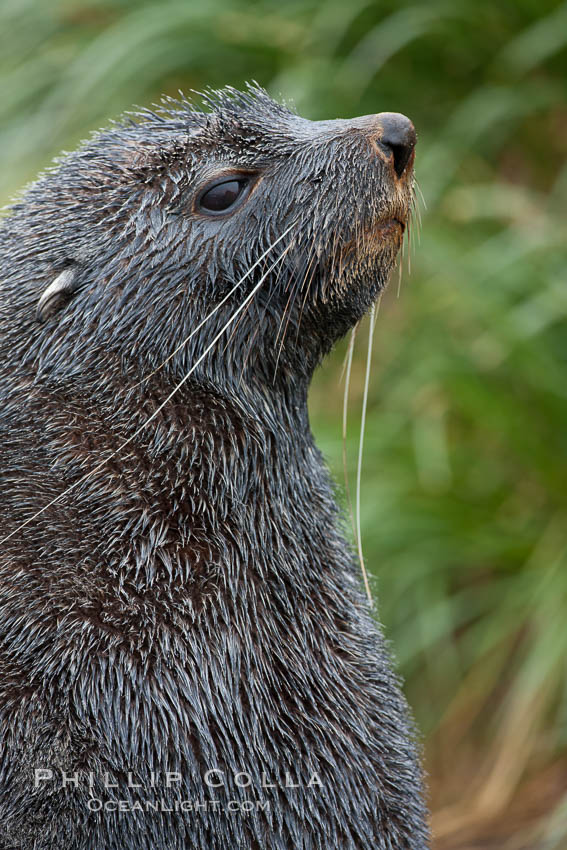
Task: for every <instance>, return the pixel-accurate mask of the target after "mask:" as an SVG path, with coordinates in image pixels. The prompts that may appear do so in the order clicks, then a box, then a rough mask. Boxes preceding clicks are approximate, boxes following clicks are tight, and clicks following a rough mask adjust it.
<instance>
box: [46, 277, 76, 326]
mask: <svg viewBox="0 0 567 850" xmlns="http://www.w3.org/2000/svg"><path fill="white" fill-rule="evenodd" d="M77 289H78V283H77V270H76V269H65V270H64V271H62V272H61V274H58V275H57V277H56V278H55V280H54V281H52V282H51V283H50V284H49V286H48V287H47V289H46V290H45V292H44V293H43V295H42V296H41V298H40V299H39V302H38V305H37V312H36V317H37V320H38V321H39V322H45V321H46V320H47V319H49V318H50V317H51V316H53V315H54V314H55V313H56V312H57V311H58V310H60V309H61V307H64V306H65V304H67V303H68V302H69V301H70V300H71V297H72V296H73V294H74V293H75V292H76V291H77Z"/></svg>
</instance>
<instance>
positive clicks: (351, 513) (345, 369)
mask: <svg viewBox="0 0 567 850" xmlns="http://www.w3.org/2000/svg"><path fill="white" fill-rule="evenodd" d="M357 330H358V324H356V325H355V326H354V328H353V329H352V331H351V332H350V339H349V343H348V349H347V353H346V357H345V362H344V365H343V374H344V375H345V389H344V394H343V472H344V477H345V493H346V498H347V505H348V512H349V516H350V523H351V526H352V534H353V538H354V540H355V541H357V538H356V525H355V522H354V510H353V507H352V498H351V495H350V486H349V483H348V468H347V444H346V437H347V416H348V394H349V389H350V372H351V368H352V356H353V353H354V341H355V339H356V331H357ZM341 377H342V375H341Z"/></svg>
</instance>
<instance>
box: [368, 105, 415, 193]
mask: <svg viewBox="0 0 567 850" xmlns="http://www.w3.org/2000/svg"><path fill="white" fill-rule="evenodd" d="M376 118H377V123H378V125H379V127H380V130H381V133H380V144H381V145H382V146H383V147H385V148H388V149H389V150H390V151H391V152H392V155H393V158H394V170H395V172H396V174H397V175H398V177H401V176H402V174H403V173H404V172H405V170H406V168H407V166H408V163H409V161H410V158H411V155H412V153H413V149H414V148H415V143H416V141H417V136H416V133H415V127H414V126H413V124H412V123H411V121H410V120H409V118H406V116H405V115H401V114H400V113H399V112H381V113H380V114H379V115H377V116H376Z"/></svg>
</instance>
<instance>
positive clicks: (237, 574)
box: [0, 86, 428, 850]
mask: <svg viewBox="0 0 567 850" xmlns="http://www.w3.org/2000/svg"><path fill="white" fill-rule="evenodd" d="M205 101H206V104H207V105H206V108H205V109H203V110H201V109H199V108H197V107H195V106H193V105H192V104H191V103H189V102H188V101H186V100H185V99H183V98H181V99H180V100H179V101H171V100H168V101H166V102H165V103H164V104H163V105H162V107H160V108H156V110H155V111H142V112H139V113H137V114H136V115H133V116H130V117H127V118H126V119H125V120H124V121H122V122H120V123H117V124H115V125H113V126H111V127H110V129H108V130H106V131H103V132H100V133H98V134H96V135H95V136H94V137H92V138H91V139H90V140H89V141H87V142H86V143H85V144H84V145H83V146H82V147H80V148H79V149H78V150H77V151H76V152H74V153H71V154H69V155H66V156H64V157H63V158H62V159H61V160H59V162H58V163H57V164H56V165H55V166H54V167H53V168H52V169H50V170H49V171H48V172H46V173H45V174H44V175H43V176H41V177H40V179H39V180H38V181H37V182H36V183H34V184H33V185H32V186H30V187H29V188H28V189H27V190H26V191H25V193H24V194H23V195H22V197H21V198H20V199H19V200H18V201H17V202H16V203H15V204H14V206H13V208H12V210H11V212H10V213H9V215H8V216H7V217H6V218H5V219H4V221H3V222H2V224H1V227H0V258H1V268H2V274H1V283H0V514H1V520H2V523H1V525H2V529H3V532H2V543H1V546H0V848H3V850H6V848H19V850H32V848H33V850H47V848H55V847H57V848H58V849H59V850H71V848H72V850H166V848H167V850H177V848H186V850H188V848H194V850H205V848H206V849H207V850H229V848H230V850H232V848H237V847H239V848H247V850H261V848H271V850H292V848H293V850H299V848H304V850H307V849H308V848H309V850H323V848H325V850H330V848H337V850H338V848H340V850H355V848H356V850H360V849H361V848H368V849H369V848H373V850H410V848H411V850H423V848H425V847H426V846H427V842H428V839H427V828H426V825H425V821H426V816H425V809H424V803H423V791H422V779H421V774H420V769H419V764H418V758H417V755H416V747H415V743H414V733H413V729H412V724H411V721H410V720H409V719H408V712H407V708H406V704H405V701H404V698H403V696H402V694H401V691H400V686H399V683H398V681H397V678H396V676H395V674H394V673H393V672H392V669H391V663H390V660H389V657H388V652H387V650H386V648H385V645H384V640H383V637H382V634H381V631H380V629H379V627H377V625H376V624H375V622H374V619H373V617H372V613H371V611H370V609H369V606H368V603H367V602H366V600H365V598H364V595H363V593H362V591H361V587H360V579H359V573H358V569H357V566H356V563H355V561H354V558H353V553H352V551H351V548H350V546H349V545H348V543H347V541H346V539H345V536H344V533H343V520H342V517H341V515H340V512H339V509H338V507H337V504H336V501H335V498H334V493H333V484H332V482H331V480H330V477H329V474H328V471H327V469H326V466H325V463H324V461H323V459H322V457H321V455H320V453H319V451H318V450H317V448H316V446H315V444H314V441H313V438H312V435H311V432H310V428H309V421H308V414H307V392H308V386H309V382H310V379H311V376H312V374H313V371H314V369H315V368H316V367H317V365H318V364H319V362H320V361H321V359H322V357H323V356H324V355H325V354H326V353H327V352H328V351H329V350H330V349H331V347H332V346H333V344H334V343H335V341H336V340H337V339H338V338H340V337H341V336H342V335H343V334H345V333H346V331H347V330H348V329H349V328H351V327H352V326H353V325H354V324H355V323H356V322H357V321H358V320H359V319H360V318H361V316H363V314H364V313H365V312H366V311H367V310H368V308H369V307H370V305H371V304H372V303H373V302H374V301H375V299H376V298H377V296H378V294H379V293H380V291H381V290H382V288H383V287H384V286H385V284H386V282H387V279H388V275H389V273H390V271H391V269H392V267H393V264H394V262H395V258H396V256H397V254H398V251H399V248H400V245H401V242H402V239H403V233H404V228H405V227H406V223H407V220H408V215H409V210H410V205H411V200H412V180H413V177H412V174H413V171H412V166H413V156H414V145H415V131H414V129H413V126H412V124H411V122H410V121H409V120H408V119H406V118H404V117H403V116H401V115H398V114H396V113H382V114H377V115H370V116H365V117H362V118H357V119H353V120H349V121H342V120H336V121H319V122H311V121H307V120H305V119H303V118H301V117H299V116H298V115H296V114H294V113H293V112H292V111H290V110H289V109H288V108H287V107H284V106H282V105H280V104H278V103H276V102H274V101H273V100H271V99H270V97H269V96H268V95H267V94H266V92H264V91H263V90H261V89H260V88H258V87H257V86H251V87H249V88H248V90H247V91H245V92H243V93H241V92H237V91H234V90H231V89H224V90H222V91H220V92H214V93H212V92H211V93H208V94H206V95H205ZM248 780H249V781H248Z"/></svg>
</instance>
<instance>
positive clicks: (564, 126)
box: [0, 0, 567, 850]
mask: <svg viewBox="0 0 567 850" xmlns="http://www.w3.org/2000/svg"><path fill="white" fill-rule="evenodd" d="M566 46H567V4H565V3H554V2H550V0H517V2H512V1H511V0H505V1H504V2H496V0H479V1H478V2H474V0H454V2H445V0H428V2H425V0H417V1H416V2H411V0H409V2H408V0H396V2H392V0H384V2H368V0H349V2H345V0H323V2H318V3H315V2H312V0H306V2H296V0H291V2H285V3H282V2H274V0H256V2H254V0H252V2H243V0H209V2H197V0H163V2H156V0H153V2H151V0H114V2H111V0H83V2H79V0H2V2H1V3H0V155H1V163H2V167H1V169H0V170H1V174H0V201H2V202H7V201H8V199H9V197H10V196H11V194H12V193H13V192H15V191H16V190H17V189H18V188H19V187H20V186H21V185H22V184H23V183H25V182H26V181H28V180H30V179H31V178H32V177H33V176H34V174H35V173H36V172H37V170H38V169H40V168H42V167H44V166H45V165H46V164H47V163H48V162H49V161H50V159H51V158H52V156H54V155H55V154H57V153H58V152H59V151H60V150H61V149H63V148H66V149H70V148H72V147H73V146H74V145H75V144H76V143H77V142H78V141H79V140H80V139H81V138H83V137H84V136H85V135H86V134H87V133H88V131H90V130H91V129H96V128H97V127H98V126H100V125H101V124H104V123H105V122H107V120H108V119H109V118H111V117H112V116H115V115H117V114H118V113H120V112H121V111H122V110H124V109H127V108H129V107H130V106H131V105H132V104H133V103H137V104H147V103H150V102H152V101H153V100H157V99H158V97H159V95H160V94H161V93H162V92H166V93H169V94H175V93H176V91H177V89H178V88H182V89H183V90H184V91H188V90H190V89H193V88H194V89H200V88H203V87H204V86H206V85H211V86H221V85H223V84H226V83H230V84H232V85H234V86H240V85H242V84H243V82H244V81H245V80H249V79H256V80H258V81H259V82H260V83H261V84H263V85H265V86H266V87H267V88H268V89H269V91H270V92H271V93H272V94H274V95H275V96H283V97H284V98H286V99H292V100H294V101H295V104H296V106H297V108H298V110H299V111H300V113H301V114H302V115H304V116H305V117H309V118H314V119H320V118H334V117H339V116H340V117H350V116H354V115H359V114H367V113H372V112H379V111H386V110H391V111H401V112H404V113H406V114H407V115H409V116H410V117H411V118H412V119H413V120H414V122H415V125H416V127H417V130H418V133H419V147H418V155H417V166H416V168H417V176H418V180H419V185H420V187H421V191H422V193H423V196H424V198H425V204H426V206H425V205H424V204H423V203H420V207H421V218H422V227H421V237H420V239H418V238H417V229H416V228H414V238H413V239H412V245H411V250H410V251H409V252H406V253H407V256H406V259H405V260H404V263H403V274H402V279H401V285H400V286H398V280H397V277H396V279H395V280H394V281H393V283H392V286H391V287H390V290H389V292H388V294H387V295H386V296H385V297H384V299H383V300H382V304H381V307H380V314H379V317H378V322H377V326H376V334H375V345H374V367H373V374H372V382H371V392H370V400H369V410H368V421H367V430H366V450H365V456H364V469H363V476H362V504H363V511H362V525H363V541H364V550H365V554H366V560H367V563H368V566H369V568H370V570H371V572H372V576H373V578H372V583H373V588H374V590H375V591H376V592H377V593H378V594H379V611H380V616H381V619H382V620H383V622H384V623H385V625H386V628H387V634H388V637H389V639H390V640H391V641H392V643H393V645H394V647H395V652H396V655H397V658H398V661H399V665H400V670H401V672H402V674H403V676H404V678H405V680H406V689H407V692H408V696H409V698H410V700H411V702H412V704H413V706H414V708H415V713H416V716H417V720H418V722H419V725H420V727H421V729H422V730H423V732H424V735H425V737H426V745H427V758H428V765H429V769H430V772H431V787H432V795H433V807H434V809H435V810H436V811H437V819H436V821H435V823H436V824H437V827H438V832H439V835H440V840H441V839H445V838H447V837H448V836H450V835H451V834H452V833H457V832H460V831H461V827H463V824H464V827H463V829H464V828H468V827H467V823H469V822H470V823H469V827H470V828H471V829H472V828H473V827H472V826H471V824H472V822H473V821H474V822H475V823H477V824H478V823H479V822H481V821H482V820H483V819H484V820H487V821H488V820H490V818H491V817H493V816H501V815H502V813H506V812H511V811H513V806H514V800H516V799H518V798H521V795H522V788H524V787H532V786H529V783H530V782H532V781H533V779H534V777H535V778H536V779H537V777H547V778H546V779H545V781H546V782H550V785H549V793H548V794H545V795H544V798H545V801H546V802H545V803H544V804H543V805H542V806H541V807H540V808H538V810H537V812H535V813H534V818H533V819H532V820H531V821H530V824H531V825H530V827H529V829H530V830H532V832H530V834H532V833H533V836H534V840H535V838H537V837H538V836H539V837H540V838H542V840H544V839H545V842H546V843H545V845H542V846H545V847H546V848H548V849H549V850H551V848H564V847H567V802H564V803H563V804H562V803H561V793H562V791H561V789H562V787H565V788H567V768H566V767H565V766H564V756H565V749H566V742H567V461H566V458H567V427H566V424H567V254H566V248H565V246H566V242H567V218H566V209H567V166H566V164H565V162H566V158H567V157H566V154H567V50H566ZM410 261H411V263H410ZM410 264H411V271H410V270H409V269H408V266H409V265H410ZM363 337H364V332H363V333H361V334H360V335H359V342H358V345H357V349H356V355H355V363H354V367H353V376H352V385H351V404H350V412H349V429H348V438H347V448H348V456H349V469H350V479H351V482H352V481H353V480H354V476H355V461H356V452H357V441H358V432H359V422H360V404H361V395H362V386H363V380H364V374H363V372H364V360H365V351H364V342H363ZM344 352H345V345H341V346H339V348H338V350H337V352H336V353H335V354H334V355H333V356H332V357H331V358H330V360H329V362H328V363H327V365H326V367H325V368H324V369H323V370H322V371H321V373H320V374H319V376H318V378H317V380H316V382H315V385H314V387H313V391H312V398H311V408H312V417H313V426H314V430H315V433H316V434H317V436H318V439H319V442H320V444H321V445H322V447H323V449H324V450H325V452H326V453H327V456H328V457H329V460H330V463H331V465H332V466H333V469H334V470H335V471H336V476H337V480H338V481H339V482H340V481H341V480H342V459H341V454H342V446H341V408H342V385H340V365H341V361H342V358H343V356H344ZM549 771H552V773H551V774H550V772H549ZM549 776H552V779H551V780H550V779H549ZM557 777H559V780H558V779H557ZM561 781H563V786H562V785H561ZM541 782H544V779H541ZM526 783H528V786H527V785H526ZM546 787H547V786H546ZM528 796H529V797H530V799H531V798H532V797H533V795H532V794H531V792H530V794H529V795H528ZM536 796H537V795H536ZM566 800H567V798H566ZM518 831H519V828H518V829H516V830H515V833H518ZM509 832H510V835H512V834H513V833H514V830H513V829H512V828H511V829H510V831H509ZM515 833H514V834H515ZM461 834H464V833H462V831H461ZM522 834H523V836H524V838H525V835H526V834H527V833H526V832H525V829H524V828H522ZM459 846H460V845H459ZM463 846H465V845H463ZM466 846H473V845H472V844H469V845H466ZM510 846H512V845H510ZM513 846H527V845H524V844H521V842H520V843H516V844H513ZM530 846H531V845H530Z"/></svg>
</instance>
